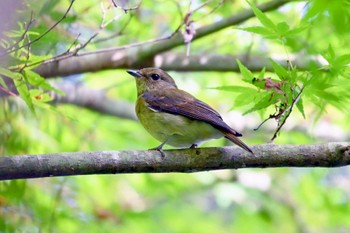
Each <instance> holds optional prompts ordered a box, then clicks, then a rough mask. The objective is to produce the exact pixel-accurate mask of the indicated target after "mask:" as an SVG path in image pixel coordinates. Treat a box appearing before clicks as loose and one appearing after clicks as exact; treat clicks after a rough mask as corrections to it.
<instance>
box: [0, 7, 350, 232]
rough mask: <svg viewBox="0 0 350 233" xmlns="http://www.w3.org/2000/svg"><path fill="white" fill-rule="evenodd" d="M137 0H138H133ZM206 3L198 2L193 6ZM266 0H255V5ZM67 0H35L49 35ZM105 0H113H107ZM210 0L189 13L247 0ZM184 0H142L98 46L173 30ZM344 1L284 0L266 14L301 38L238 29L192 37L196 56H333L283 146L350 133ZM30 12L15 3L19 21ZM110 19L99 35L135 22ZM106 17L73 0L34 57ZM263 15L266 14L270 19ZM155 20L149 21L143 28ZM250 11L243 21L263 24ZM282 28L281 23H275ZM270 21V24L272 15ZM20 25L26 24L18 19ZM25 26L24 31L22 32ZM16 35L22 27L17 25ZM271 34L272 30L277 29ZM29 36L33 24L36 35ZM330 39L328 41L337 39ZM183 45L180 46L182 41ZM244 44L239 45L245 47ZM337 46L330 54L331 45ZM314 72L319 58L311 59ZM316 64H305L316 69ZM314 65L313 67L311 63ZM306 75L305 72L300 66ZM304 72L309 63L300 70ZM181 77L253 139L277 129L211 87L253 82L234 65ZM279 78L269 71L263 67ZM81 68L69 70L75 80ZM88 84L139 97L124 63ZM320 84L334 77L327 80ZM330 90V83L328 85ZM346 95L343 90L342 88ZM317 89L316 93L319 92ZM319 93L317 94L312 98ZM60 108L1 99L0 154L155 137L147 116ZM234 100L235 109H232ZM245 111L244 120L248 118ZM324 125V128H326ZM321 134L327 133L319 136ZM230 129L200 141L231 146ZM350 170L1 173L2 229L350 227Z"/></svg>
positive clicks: (93, 147)
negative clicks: (224, 135)
mask: <svg viewBox="0 0 350 233" xmlns="http://www.w3.org/2000/svg"><path fill="white" fill-rule="evenodd" d="M127 2H128V5H129V6H130V7H132V6H135V5H137V3H138V1H127ZM202 2H204V1H198V2H197V1H193V3H192V4H193V6H192V7H193V8H194V7H195V6H196V5H199V4H200V3H202ZM260 2H262V1H259V3H260ZM68 3H69V2H68V1H63V0H62V1H45V2H44V1H28V2H27V4H28V6H29V8H30V9H32V10H33V12H34V17H35V18H36V23H35V25H34V26H33V27H32V28H31V32H38V33H42V32H44V31H45V30H47V28H48V25H51V24H50V23H52V22H55V21H56V20H58V19H59V18H60V17H61V16H62V14H63V13H64V12H65V10H66V8H67V7H68ZM103 4H104V6H105V8H107V5H108V1H104V2H103ZM216 5H217V1H213V2H211V3H210V4H208V5H207V6H205V7H204V8H202V9H201V10H200V11H198V12H196V13H195V14H194V15H193V20H194V21H195V23H196V26H197V27H200V26H203V25H207V24H211V23H213V22H214V21H215V20H219V19H221V18H224V17H228V16H231V15H233V14H235V13H236V12H238V11H239V10H241V9H242V8H246V9H248V8H249V5H248V4H247V3H246V2H244V1H225V3H224V4H223V5H222V6H221V7H219V8H218V9H216V11H215V12H213V13H210V12H211V11H212V10H213V9H214V8H215V6H216ZM188 6H189V5H188V1H178V2H177V1H143V2H142V5H141V6H140V8H139V9H138V10H137V11H133V12H132V14H133V17H132V18H131V21H130V23H129V24H128V25H127V27H126V28H125V30H124V31H123V33H122V35H121V36H118V37H115V38H114V39H112V40H107V41H105V42H100V43H92V44H90V45H89V46H88V47H87V48H86V50H89V51H93V50H96V49H98V48H106V47H112V46H118V45H125V44H128V43H132V42H138V41H145V40H148V39H152V38H157V37H160V36H164V35H168V34H170V33H171V32H172V31H173V30H175V29H176V27H177V26H178V24H179V23H180V22H181V16H180V14H179V11H182V12H183V14H184V12H186V11H187V9H188ZM349 7H350V5H349V2H348V1H345V0H343V1H341V0H339V1H326V0H314V1H310V2H309V4H308V5H307V6H305V2H296V3H291V4H288V5H287V6H285V7H283V8H282V9H280V10H279V11H274V12H271V13H268V14H267V16H268V17H269V18H270V19H271V20H272V21H273V22H274V23H275V24H278V23H280V22H286V23H288V25H289V26H290V27H291V28H299V27H304V26H305V25H306V29H305V30H301V31H300V32H297V33H296V35H295V36H294V35H293V37H290V38H289V37H287V36H286V37H284V36H282V37H280V35H278V34H274V36H271V35H270V36H267V37H270V38H266V37H265V36H262V37H261V36H260V35H258V34H256V33H257V30H255V31H254V30H251V31H253V32H255V33H249V32H245V31H242V30H237V28H229V29H226V30H223V31H220V32H218V33H216V34H213V36H208V37H206V38H203V39H201V40H198V41H196V42H194V43H193V44H192V45H191V54H206V53H208V54H212V53H220V54H231V55H234V54H236V53H249V52H251V53H252V54H261V55H263V56H266V57H271V56H272V55H273V54H282V55H291V54H294V53H295V54H301V55H302V56H311V55H314V56H323V57H326V58H329V59H327V60H328V63H327V62H326V63H325V64H326V65H325V67H323V69H326V68H327V69H328V68H329V69H330V70H331V71H332V72H328V73H326V74H320V77H319V79H316V81H315V85H314V86H312V87H314V88H310V89H308V90H307V91H305V96H304V97H303V98H304V110H305V115H306V119H304V118H303V117H302V115H301V114H300V113H299V112H298V111H297V110H296V111H294V112H293V113H292V114H291V117H290V119H288V121H287V124H286V126H285V128H284V129H283V130H282V133H281V134H280V135H279V137H278V138H277V139H276V141H275V142H276V143H278V144H287V143H288V144H296V145H298V144H311V143H321V142H328V141H337V140H338V141H346V140H348V141H349V133H348V132H349V130H350V123H349V121H348V119H349V117H348V116H349V108H348V105H347V103H348V102H349V95H346V92H348V90H349V89H348V88H349V80H348V78H349V71H348V68H346V66H345V68H344V66H341V67H339V66H337V64H339V60H338V61H336V62H333V61H335V60H336V59H335V58H334V57H340V56H342V55H346V54H349V53H350V47H349V46H348V45H349V41H350V37H349V33H350V30H349V25H350V24H349V22H350V13H349V10H348V8H349ZM29 12H30V11H29V10H24V11H19V12H18V13H19V15H20V16H21V18H20V20H19V22H23V21H21V20H23V19H28V17H29ZM106 12H107V13H106V18H105V22H108V21H109V20H111V19H112V18H113V17H114V16H117V18H116V20H115V21H112V22H111V23H109V24H108V25H107V27H106V28H105V29H104V30H102V31H101V33H100V36H99V37H98V38H103V37H108V36H110V35H113V34H114V33H115V32H116V31H119V30H120V29H121V28H122V26H123V25H124V24H125V23H127V22H128V20H129V18H130V13H128V14H125V13H124V11H122V10H121V9H109V10H106ZM101 18H102V13H101V7H100V1H93V0H89V1H84V2H82V1H77V2H76V3H75V4H74V5H73V13H72V14H70V15H69V17H68V18H67V19H66V20H65V21H64V22H63V23H61V24H60V25H59V27H58V28H56V29H55V30H53V31H52V32H51V33H49V34H48V35H47V36H46V37H44V38H43V39H42V40H41V41H40V42H38V43H36V44H34V45H33V46H32V50H31V52H32V53H33V54H36V55H47V54H52V55H54V54H57V53H59V52H62V51H65V49H67V48H68V47H69V46H70V44H71V43H72V41H74V38H75V36H76V35H74V33H76V32H82V36H81V40H82V41H83V42H84V41H85V40H86V39H87V38H88V37H89V35H91V34H93V32H95V31H97V30H98V28H99V26H100V22H101ZM265 23H266V22H265ZM145 25H151V26H145ZM262 25H264V22H261V20H257V19H252V20H249V21H247V22H245V24H244V25H240V26H242V27H252V26H262ZM279 25H280V27H282V28H283V27H284V26H285V25H284V24H283V23H282V24H279ZM264 26H266V25H264ZM17 30H18V29H17ZM20 32H21V30H19V31H17V33H19V34H20ZM13 33H15V32H13ZM271 34H273V33H271ZM33 37H35V34H34V33H33ZM330 45H331V46H330ZM176 51H177V52H179V53H184V51H185V49H184V48H183V47H180V48H177V49H176ZM237 51H238V52H237ZM333 53H334V54H333ZM310 70H311V67H310ZM310 70H309V71H310ZM305 72H306V73H307V72H308V71H305ZM300 73H302V72H300ZM302 74H305V73H302ZM171 75H172V76H173V77H174V78H175V79H176V81H177V83H178V86H179V87H180V88H182V89H185V90H187V91H189V92H191V93H192V94H194V95H195V96H196V97H198V98H200V99H202V100H203V101H205V102H207V103H209V104H210V105H211V106H213V107H214V108H215V109H217V110H218V111H219V112H221V113H222V114H223V116H224V118H225V119H227V120H228V121H229V122H230V124H231V125H232V126H233V127H234V128H236V129H238V130H243V129H242V128H240V127H241V126H242V125H244V132H243V133H244V141H245V142H247V144H259V143H266V142H268V140H269V139H270V138H271V136H272V134H273V131H272V130H273V129H275V124H274V123H273V121H271V122H270V123H269V124H267V125H265V126H263V127H262V129H261V130H259V131H257V132H255V131H253V130H252V129H253V128H255V127H256V126H257V125H258V124H259V123H260V122H261V120H262V119H261V118H260V116H263V117H266V116H268V115H269V114H270V113H273V107H270V108H269V109H268V110H267V111H266V112H264V111H261V112H259V113H250V114H247V115H245V116H244V118H242V119H244V122H237V121H235V119H236V118H234V119H232V116H233V117H235V116H239V117H240V115H241V114H240V113H242V112H244V111H246V110H247V108H246V106H241V107H239V108H235V106H233V104H232V103H233V102H235V101H237V98H236V97H237V93H234V92H225V91H219V90H215V89H211V88H213V87H218V86H230V85H243V86H244V85H245V83H244V82H243V81H242V76H241V75H240V74H238V73H219V72H199V73H179V72H171ZM269 75H270V76H272V77H276V75H274V74H270V73H268V74H267V76H269ZM73 79H74V78H72V77H70V80H71V81H73ZM75 80H78V81H79V82H81V83H84V85H87V86H88V87H90V88H94V89H102V88H106V89H105V90H106V94H107V96H108V97H110V98H114V99H122V100H127V101H130V102H134V101H135V99H136V91H135V86H134V85H135V84H134V81H133V79H132V77H130V76H129V75H128V74H127V73H126V72H125V70H114V71H101V72H96V73H86V74H81V75H77V76H76V77H75ZM321 84H324V85H328V86H326V87H327V88H325V87H324V86H322V85H321ZM322 89H327V90H329V92H321V91H320V90H322ZM343 93H344V94H343ZM317 94H319V96H317ZM315 96H316V97H315ZM54 108H55V109H56V111H51V110H47V109H45V108H38V107H36V114H35V115H34V114H33V113H32V112H31V111H30V110H28V108H27V106H26V105H25V103H24V102H23V101H22V100H21V99H20V98H8V99H1V100H0V109H1V110H0V155H21V154H39V153H55V152H64V151H97V150H134V149H139V150H143V149H147V148H151V147H154V146H156V145H158V142H157V141H155V140H154V139H153V138H151V136H149V135H148V134H147V133H146V132H145V130H144V129H143V128H142V126H141V125H140V124H139V123H137V122H135V121H132V120H125V119H118V118H116V117H112V116H106V115H103V114H100V113H96V112H93V111H91V110H87V109H83V108H80V107H76V106H69V105H60V104H57V105H55V106H54ZM232 109H233V110H234V111H235V112H234V114H233V115H232V112H230V111H231V110H232ZM240 119H241V118H240ZM323 125H325V126H324V127H321V126H323ZM320 135H323V136H320ZM227 144H228V142H227V141H225V140H224V139H220V140H215V141H211V142H208V143H206V144H204V145H203V146H223V145H227ZM349 198H350V170H349V169H348V168H347V167H345V168H335V169H326V168H322V169H321V168H302V169H301V168H300V169H299V168H276V169H241V170H237V171H234V170H225V171H215V172H201V173H194V174H177V173H174V174H129V175H98V176H94V175H90V176H77V177H60V178H44V179H34V180H28V181H25V180H17V181H2V182H0V232H68V233H69V232H125V233H127V232H128V233H129V232H153V233H156V232H161V233H166V232H169V233H177V232H184V233H186V232H240V233H241V232H286V233H288V232H317V233H318V232H349V231H350V221H349V216H350V201H349Z"/></svg>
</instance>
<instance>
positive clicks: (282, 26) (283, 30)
mask: <svg viewBox="0 0 350 233" xmlns="http://www.w3.org/2000/svg"><path fill="white" fill-rule="evenodd" d="M276 29H277V32H278V33H279V34H280V35H285V34H287V32H288V31H289V25H288V24H287V23H286V22H280V23H278V24H277V26H276Z"/></svg>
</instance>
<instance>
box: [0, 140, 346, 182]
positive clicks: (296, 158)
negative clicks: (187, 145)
mask: <svg viewBox="0 0 350 233" xmlns="http://www.w3.org/2000/svg"><path fill="white" fill-rule="evenodd" d="M252 149H253V151H254V153H255V156H252V155H251V154H249V153H248V152H245V151H243V150H242V149H240V148H238V147H222V148H195V149H182V150H166V151H165V158H162V156H161V155H160V153H159V152H158V151H99V152H71V153H57V154H46V155H23V156H0V180H10V179H27V178H39V177H51V176H70V175H88V174H117V173H154V172H198V171H208V170H217V169H238V168H257V167H258V168H266V167H338V166H346V165H350V143H349V142H334V143H327V144H317V145H300V146H296V145H274V144H264V145H256V146H252Z"/></svg>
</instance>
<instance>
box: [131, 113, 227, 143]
mask: <svg viewBox="0 0 350 233" xmlns="http://www.w3.org/2000/svg"><path fill="white" fill-rule="evenodd" d="M136 114H137V116H138V118H139V120H140V122H141V124H142V125H143V126H144V128H145V129H146V130H147V131H148V132H149V133H150V134H151V135H152V136H153V137H154V138H156V139H157V140H158V141H160V142H162V143H163V142H165V141H167V143H166V144H169V145H171V146H174V147H189V146H191V145H192V144H197V145H198V144H200V143H201V142H203V141H206V140H210V139H215V138H220V137H223V134H222V133H221V132H220V131H219V130H217V129H215V128H214V127H212V126H211V125H210V124H208V123H206V122H202V121H197V120H191V119H189V118H187V117H184V116H180V115H174V114H169V113H164V112H155V111H152V110H150V109H149V108H147V107H146V106H137V107H136Z"/></svg>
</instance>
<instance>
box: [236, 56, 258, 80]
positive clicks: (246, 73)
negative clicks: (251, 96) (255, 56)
mask: <svg viewBox="0 0 350 233" xmlns="http://www.w3.org/2000/svg"><path fill="white" fill-rule="evenodd" d="M236 61H237V64H238V67H239V70H240V71H241V74H242V75H243V80H244V81H246V82H249V83H251V81H252V80H253V78H254V76H253V74H252V72H250V70H248V68H247V67H245V66H244V65H243V64H242V63H241V62H240V60H238V59H237V60H236Z"/></svg>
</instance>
